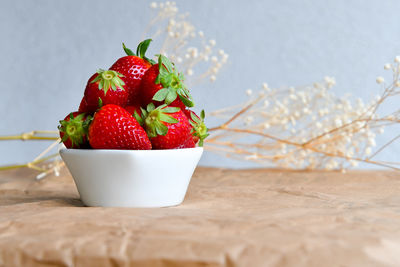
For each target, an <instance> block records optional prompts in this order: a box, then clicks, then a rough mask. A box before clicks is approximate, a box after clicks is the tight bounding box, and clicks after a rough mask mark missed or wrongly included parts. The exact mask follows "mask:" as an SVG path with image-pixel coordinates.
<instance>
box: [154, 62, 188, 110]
mask: <svg viewBox="0 0 400 267" xmlns="http://www.w3.org/2000/svg"><path fill="white" fill-rule="evenodd" d="M158 70H159V74H158V76H157V78H156V80H155V83H156V84H161V85H162V86H163V88H162V89H160V90H158V91H157V93H155V94H154V96H153V100H156V101H160V102H161V101H164V102H165V104H167V105H169V104H171V103H172V102H173V101H174V100H175V99H176V98H177V97H178V96H179V98H180V99H181V101H182V103H183V104H184V105H185V106H187V107H193V106H194V102H193V100H192V96H191V95H190V93H189V90H188V89H187V88H186V85H185V84H184V83H183V81H184V80H185V77H184V76H183V74H182V73H178V72H177V70H176V68H175V66H174V65H173V63H172V62H171V61H170V60H169V59H168V58H167V57H166V56H164V55H158Z"/></svg>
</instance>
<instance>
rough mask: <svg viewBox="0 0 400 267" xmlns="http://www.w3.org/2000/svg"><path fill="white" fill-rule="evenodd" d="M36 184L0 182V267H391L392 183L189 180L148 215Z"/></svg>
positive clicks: (384, 179) (242, 175)
mask: <svg viewBox="0 0 400 267" xmlns="http://www.w3.org/2000/svg"><path fill="white" fill-rule="evenodd" d="M34 177H35V173H34V172H33V171H30V170H27V169H20V170H14V171H7V172H1V173H0V266H85V267H86V266H97V267H101V266H400V175H399V173H397V172H385V171H363V172H349V173H347V174H342V173H337V172H285V171H278V170H224V169H212V168H198V169H197V170H196V172H195V174H194V177H193V179H192V182H191V184H190V187H189V191H188V193H187V195H186V199H185V201H184V203H183V204H182V205H181V206H177V207H170V208H152V209H135V208H90V207H83V206H82V203H81V202H80V200H79V196H78V193H77V190H76V188H75V185H74V183H73V180H72V178H71V176H70V175H69V173H68V171H67V170H64V172H63V173H62V174H61V177H48V178H45V179H44V180H41V181H35V180H34Z"/></svg>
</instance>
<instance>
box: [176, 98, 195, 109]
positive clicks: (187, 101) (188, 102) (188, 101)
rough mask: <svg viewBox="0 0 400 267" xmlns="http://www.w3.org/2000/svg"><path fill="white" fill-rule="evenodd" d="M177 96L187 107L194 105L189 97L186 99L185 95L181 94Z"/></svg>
mask: <svg viewBox="0 0 400 267" xmlns="http://www.w3.org/2000/svg"><path fill="white" fill-rule="evenodd" d="M179 98H180V99H181V101H182V103H183V104H184V105H185V106H187V107H189V108H191V107H194V103H193V101H191V100H189V99H187V98H186V97H183V96H181V95H180V96H179Z"/></svg>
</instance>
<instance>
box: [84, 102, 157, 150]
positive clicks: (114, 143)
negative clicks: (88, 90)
mask: <svg viewBox="0 0 400 267" xmlns="http://www.w3.org/2000/svg"><path fill="white" fill-rule="evenodd" d="M89 142H90V145H91V146H92V147H93V148H98V149H135V150H145V149H151V143H150V140H149V138H148V137H147V135H146V132H145V130H144V129H143V128H142V127H141V126H140V125H139V123H138V122H137V121H136V119H135V118H134V117H133V116H132V115H131V114H129V112H128V111H126V110H125V109H124V108H122V107H120V106H117V105H113V104H109V105H105V106H103V107H101V108H100V110H98V111H97V112H96V113H95V115H94V118H93V122H92V123H91V124H90V126H89Z"/></svg>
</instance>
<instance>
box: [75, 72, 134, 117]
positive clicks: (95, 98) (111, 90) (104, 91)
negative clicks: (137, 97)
mask: <svg viewBox="0 0 400 267" xmlns="http://www.w3.org/2000/svg"><path fill="white" fill-rule="evenodd" d="M121 77H123V75H122V74H120V73H118V72H116V71H113V70H101V69H100V70H98V71H97V73H95V74H93V76H92V77H90V79H89V81H88V83H87V85H86V89H85V95H84V100H85V102H86V104H83V107H82V109H85V111H86V112H95V111H96V110H97V109H98V108H99V107H100V106H102V105H107V104H115V105H119V106H122V107H123V106H125V105H126V102H127V101H128V92H127V91H126V90H125V89H124V87H123V86H124V85H125V83H124V81H122V80H121Z"/></svg>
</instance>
